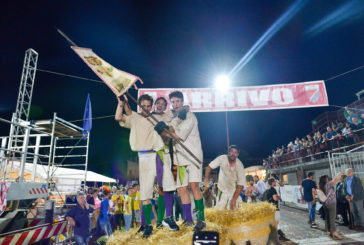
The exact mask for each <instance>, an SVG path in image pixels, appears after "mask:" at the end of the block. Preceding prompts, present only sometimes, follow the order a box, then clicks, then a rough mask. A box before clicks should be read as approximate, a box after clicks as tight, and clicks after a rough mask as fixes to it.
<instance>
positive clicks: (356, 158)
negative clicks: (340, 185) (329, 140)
mask: <svg viewBox="0 0 364 245" xmlns="http://www.w3.org/2000/svg"><path fill="white" fill-rule="evenodd" d="M329 157H330V158H329V160H330V169H331V173H332V175H333V176H336V175H337V174H338V173H340V172H341V171H344V170H345V169H347V168H352V169H353V170H354V172H355V174H356V175H357V176H358V177H360V178H361V179H364V145H361V146H359V147H356V148H354V149H352V150H350V151H347V152H337V153H331V155H330V156H329Z"/></svg>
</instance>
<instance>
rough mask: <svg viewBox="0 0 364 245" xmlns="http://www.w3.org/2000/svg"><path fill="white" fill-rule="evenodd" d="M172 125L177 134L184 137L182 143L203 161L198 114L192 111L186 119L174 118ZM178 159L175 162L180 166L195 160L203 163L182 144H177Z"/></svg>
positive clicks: (199, 164)
mask: <svg viewBox="0 0 364 245" xmlns="http://www.w3.org/2000/svg"><path fill="white" fill-rule="evenodd" d="M170 125H171V126H173V128H174V130H175V131H176V134H177V135H178V136H179V137H180V138H181V139H182V143H183V144H184V145H185V146H186V148H187V149H189V150H190V151H191V152H192V153H193V154H194V155H195V156H196V157H197V158H198V159H199V160H200V162H201V163H202V159H203V156H202V147H201V139H200V133H199V131H198V122H197V118H196V116H195V115H194V114H193V113H192V112H187V117H186V119H185V120H181V119H179V118H178V117H175V118H173V119H172V121H171V123H170ZM175 152H176V161H175V164H177V165H179V166H187V165H190V164H192V162H195V163H196V164H198V166H201V163H199V162H198V161H196V160H195V159H194V158H193V157H192V156H191V155H190V154H189V153H188V152H187V151H186V150H184V149H183V148H182V146H181V145H180V144H175Z"/></svg>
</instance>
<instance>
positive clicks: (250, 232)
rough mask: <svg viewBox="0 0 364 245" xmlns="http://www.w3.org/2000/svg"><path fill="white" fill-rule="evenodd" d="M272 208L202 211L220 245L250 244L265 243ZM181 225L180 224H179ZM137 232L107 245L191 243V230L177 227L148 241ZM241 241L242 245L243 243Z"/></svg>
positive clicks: (249, 206) (263, 205)
mask: <svg viewBox="0 0 364 245" xmlns="http://www.w3.org/2000/svg"><path fill="white" fill-rule="evenodd" d="M274 212H275V207H274V206H273V205H272V204H269V203H265V202H264V203H249V204H246V203H242V204H241V205H240V206H239V208H238V209H237V210H234V211H228V210H217V209H215V208H209V209H205V217H206V225H207V229H206V230H210V231H217V232H218V233H219V237H220V244H230V243H231V241H234V243H236V244H245V242H246V241H248V240H250V241H251V243H252V244H263V243H262V241H265V243H264V244H266V242H267V240H268V236H269V233H270V232H271V231H270V227H269V225H271V226H275V222H274ZM180 224H181V222H179V225H180ZM136 232H137V229H131V230H129V231H128V232H120V231H117V232H115V233H114V234H113V235H112V236H111V237H110V238H109V239H108V241H107V245H117V244H128V245H136V244H150V245H152V244H153V245H154V244H184V245H187V244H191V242H192V236H193V227H182V226H180V230H179V231H170V230H168V229H167V228H163V229H155V227H154V230H153V234H152V235H151V236H150V237H149V238H148V239H143V238H142V234H140V233H139V234H136ZM243 242H244V243H243Z"/></svg>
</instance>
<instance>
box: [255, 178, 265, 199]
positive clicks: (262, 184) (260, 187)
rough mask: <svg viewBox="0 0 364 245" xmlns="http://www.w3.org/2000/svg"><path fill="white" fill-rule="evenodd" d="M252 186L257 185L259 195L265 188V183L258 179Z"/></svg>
mask: <svg viewBox="0 0 364 245" xmlns="http://www.w3.org/2000/svg"><path fill="white" fill-rule="evenodd" d="M254 186H255V187H257V192H258V195H259V196H261V195H263V194H264V192H265V190H266V188H265V184H264V182H263V181H262V180H258V182H257V183H256V184H255V185H254Z"/></svg>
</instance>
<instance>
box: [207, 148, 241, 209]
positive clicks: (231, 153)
mask: <svg viewBox="0 0 364 245" xmlns="http://www.w3.org/2000/svg"><path fill="white" fill-rule="evenodd" d="M238 157H239V149H238V147H237V146H236V145H231V146H229V150H228V154H227V155H221V156H218V157H217V158H216V159H215V160H213V161H212V162H211V163H210V164H209V166H208V167H207V169H206V173H205V181H204V183H205V186H206V187H208V185H209V175H210V172H211V170H212V169H215V168H217V167H220V172H219V179H218V183H217V186H218V188H219V192H218V195H217V204H216V208H217V209H219V210H222V209H224V208H225V207H226V206H228V207H227V208H228V209H230V210H234V209H236V208H237V202H242V200H241V198H240V193H241V191H242V190H243V188H244V185H245V170H244V165H243V163H242V162H241V161H240V160H239V159H238Z"/></svg>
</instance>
